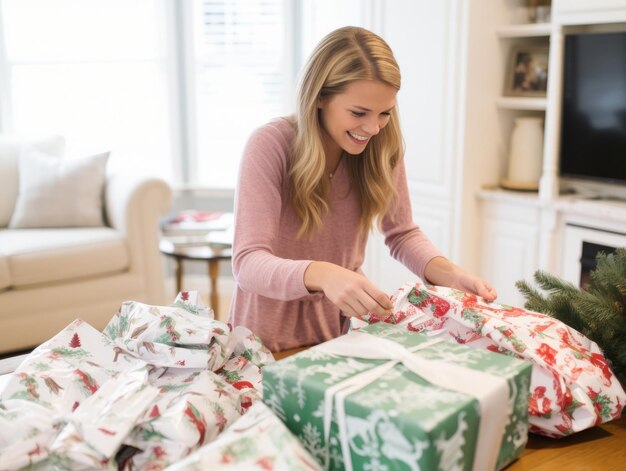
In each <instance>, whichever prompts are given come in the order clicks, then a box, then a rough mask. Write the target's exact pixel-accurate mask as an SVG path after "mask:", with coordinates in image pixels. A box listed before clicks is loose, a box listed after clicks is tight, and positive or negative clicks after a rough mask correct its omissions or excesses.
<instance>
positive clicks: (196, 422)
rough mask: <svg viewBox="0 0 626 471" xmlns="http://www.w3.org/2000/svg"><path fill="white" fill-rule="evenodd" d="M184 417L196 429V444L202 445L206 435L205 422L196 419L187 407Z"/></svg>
mask: <svg viewBox="0 0 626 471" xmlns="http://www.w3.org/2000/svg"><path fill="white" fill-rule="evenodd" d="M185 415H186V416H187V417H189V420H190V421H191V423H192V424H193V425H194V426H195V427H196V430H197V431H198V434H199V435H200V438H199V439H198V442H197V444H198V445H202V444H203V443H204V437H205V435H206V421H205V420H203V419H199V418H198V417H196V414H194V412H193V411H192V410H191V407H189V406H187V407H186V408H185ZM220 431H221V430H220Z"/></svg>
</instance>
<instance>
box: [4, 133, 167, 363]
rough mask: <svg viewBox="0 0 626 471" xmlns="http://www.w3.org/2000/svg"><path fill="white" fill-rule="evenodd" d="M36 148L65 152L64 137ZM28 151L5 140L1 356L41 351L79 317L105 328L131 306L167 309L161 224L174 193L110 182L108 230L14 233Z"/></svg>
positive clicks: (143, 181)
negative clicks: (138, 303)
mask: <svg viewBox="0 0 626 471" xmlns="http://www.w3.org/2000/svg"><path fill="white" fill-rule="evenodd" d="M29 145H30V146H31V148H34V149H37V150H38V151H42V152H45V153H47V154H56V155H62V154H63V150H64V140H63V138H61V137H59V136H51V137H48V138H42V139H37V140H31V141H30V142H29ZM23 148H24V142H23V141H21V140H19V139H10V138H6V137H4V138H3V137H0V353H5V352H10V351H17V350H22V349H27V348H30V347H33V346H35V345H38V344H39V343H41V342H42V341H44V340H47V339H48V338H50V337H51V336H53V335H54V334H56V333H57V332H58V331H60V330H61V329H62V328H63V327H65V326H66V325H67V324H69V323H70V322H71V321H72V320H74V319H76V318H81V319H83V320H85V321H86V322H88V323H89V324H91V325H93V326H94V327H96V328H98V329H102V328H103V327H104V326H105V325H106V323H107V322H108V321H109V319H110V318H111V317H112V316H113V315H114V314H115V313H116V312H117V310H118V308H119V306H120V304H121V303H122V302H123V301H125V300H131V299H132V300H138V301H143V302H147V303H151V304H163V303H164V302H165V301H166V300H165V298H164V275H163V260H162V257H161V255H160V252H159V249H158V238H159V233H158V230H159V229H158V223H159V218H160V216H161V215H162V214H163V213H164V212H165V211H167V210H168V209H169V208H170V206H171V202H172V193H171V190H170V188H169V186H168V185H167V184H166V183H165V182H164V181H162V180H159V179H155V178H147V177H138V176H131V175H125V174H122V173H120V174H116V175H113V176H106V178H105V181H104V197H103V207H104V222H105V226H103V227H59V228H56V227H49V228H48V227H47V228H27V229H24V228H20V229H11V228H9V227H8V226H9V221H11V216H12V213H13V211H14V207H15V205H16V201H17V200H18V192H19V188H18V187H19V183H18V182H19V181H20V180H19V168H20V167H19V165H18V162H19V156H20V152H22V149H23ZM79 183H80V182H79Z"/></svg>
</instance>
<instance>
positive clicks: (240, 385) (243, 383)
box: [233, 381, 254, 389]
mask: <svg viewBox="0 0 626 471" xmlns="http://www.w3.org/2000/svg"><path fill="white" fill-rule="evenodd" d="M233 386H234V387H235V388H237V389H244V388H251V389H254V386H252V383H251V382H250V381H237V382H236V383H233Z"/></svg>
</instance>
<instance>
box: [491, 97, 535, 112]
mask: <svg viewBox="0 0 626 471" xmlns="http://www.w3.org/2000/svg"><path fill="white" fill-rule="evenodd" d="M546 103H547V99H546V98H545V97H525V96H523V97H517V96H516V97H511V96H506V97H500V98H498V99H497V100H496V104H497V105H498V108H505V109H509V110H532V111H545V110H546Z"/></svg>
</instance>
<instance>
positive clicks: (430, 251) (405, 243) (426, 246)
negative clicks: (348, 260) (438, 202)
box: [382, 159, 443, 278]
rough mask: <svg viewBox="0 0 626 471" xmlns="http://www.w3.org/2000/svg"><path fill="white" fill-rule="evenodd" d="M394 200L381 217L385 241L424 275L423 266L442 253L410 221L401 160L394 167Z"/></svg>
mask: <svg viewBox="0 0 626 471" xmlns="http://www.w3.org/2000/svg"><path fill="white" fill-rule="evenodd" d="M394 179H395V186H396V191H397V200H396V201H395V204H394V206H393V208H392V210H391V211H390V212H389V214H387V215H386V216H385V217H384V218H383V220H382V232H383V235H384V236H385V244H386V245H387V247H389V251H390V253H391V256H392V257H393V258H395V259H396V260H398V261H399V262H400V263H402V264H403V265H404V266H405V267H407V268H408V269H409V270H411V271H412V272H413V273H415V274H416V275H417V276H419V277H421V278H424V269H425V268H426V265H427V264H428V262H430V261H431V260H432V259H433V258H435V257H439V256H443V255H442V253H441V252H440V251H439V250H438V249H437V248H436V247H435V245H434V244H433V243H432V242H431V241H430V240H429V239H428V237H427V236H426V234H424V232H422V230H421V229H420V228H419V227H418V226H417V225H416V224H415V223H414V222H413V212H412V210H411V202H410V199H409V190H408V184H407V178H406V170H405V167H404V160H403V159H401V160H400V162H399V163H398V165H397V166H396V168H395V169H394Z"/></svg>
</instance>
